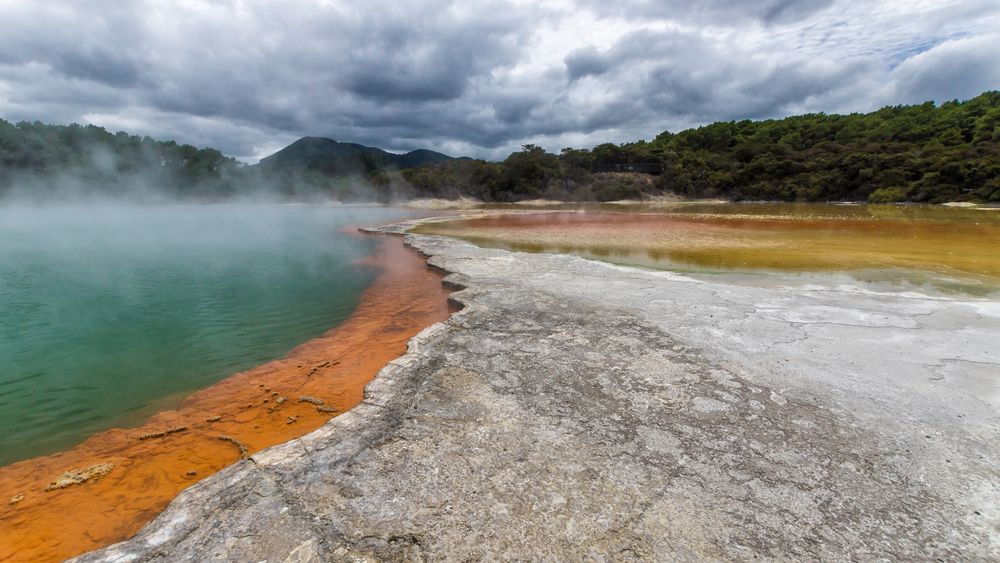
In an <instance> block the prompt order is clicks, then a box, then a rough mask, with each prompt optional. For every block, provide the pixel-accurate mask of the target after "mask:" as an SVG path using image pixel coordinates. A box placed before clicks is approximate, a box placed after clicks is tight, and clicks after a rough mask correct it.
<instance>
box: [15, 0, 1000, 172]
mask: <svg viewBox="0 0 1000 563" xmlns="http://www.w3.org/2000/svg"><path fill="white" fill-rule="evenodd" d="M996 28H1000V7H998V6H997V5H996V4H995V2H991V1H989V0H967V1H963V2H957V1H955V2H948V1H944V2H922V1H919V0H914V1H907V2H903V1H898V2H879V3H871V4H865V5H860V4H859V3H852V2H848V1H846V0H768V1H763V2H743V1H740V0H714V1H710V2H698V3H692V2H680V1H674V0H658V1H644V0H625V1H623V2H617V3H609V2H596V1H593V0H578V1H577V2H575V3H574V2H572V1H569V0H566V1H563V2H556V3H551V4H549V3H542V4H540V5H539V4H534V3H527V2H514V1H507V0H490V1H488V2H477V3H475V4H473V3H460V2H448V1H427V0H423V1H420V0H418V1H415V2H406V3H403V2H389V1H385V0H377V1H373V2H366V3H347V2H343V1H324V0H291V1H288V2H282V3H276V2H263V1H252V0H242V1H236V0H232V1H227V0H215V1H207V0H186V1H178V2H141V1H123V2H115V3H110V4H109V3H106V2H87V1H77V2H69V1H65V2H60V1H52V2H36V1H19V0H6V1H5V2H2V3H0V117H3V118H5V119H11V120H21V119H29V120H34V119H38V120H42V121H47V122H57V123H59V122H63V123H64V122H70V121H81V122H89V123H96V124H99V125H103V126H105V127H107V128H109V129H112V130H118V129H123V130H127V131H130V132H134V133H139V134H150V135H153V136H156V137H161V138H174V139H177V140H178V141H180V142H190V143H195V144H199V145H210V146H214V147H217V148H219V149H221V150H223V151H224V152H226V153H227V154H232V155H235V156H238V157H241V158H245V159H249V160H253V159H254V158H257V157H260V156H263V155H265V154H267V153H268V152H271V151H273V150H276V149H278V148H280V147H281V146H283V145H284V144H287V143H288V142H291V141H293V140H294V139H295V138H297V137H299V136H303V135H324V136H330V137H334V138H337V139H340V140H349V141H354V142H360V143H366V144H373V145H378V146H382V147H385V148H388V149H390V150H393V149H395V150H409V149H412V148H415V147H418V146H424V147H429V148H435V149H438V150H443V151H446V152H451V153H461V154H471V155H475V156H485V157H503V156H505V155H506V154H508V153H509V152H510V151H511V150H514V149H515V148H516V147H517V146H519V145H520V144H523V143H529V142H531V143H538V144H542V145H543V146H546V147H547V148H549V149H552V150H558V149H559V148H561V147H563V146H568V145H575V146H589V145H593V144H595V143H598V142H603V141H613V142H619V141H626V140H634V139H638V138H650V137H652V136H654V135H656V134H657V133H659V132H660V131H662V130H664V129H668V128H669V129H672V130H676V129H678V128H681V127H686V126H691V125H697V124H701V123H705V122H709V121H713V120H717V119H741V118H745V117H750V118H763V117H773V116H780V115H786V114H790V113H798V112H804V111H828V112H833V111H867V110H871V109H874V108H876V107H878V106H880V105H884V104H889V103H902V102H920V101H924V100H926V99H934V100H939V101H940V100H945V99H951V98H965V97H969V96H973V95H976V94H978V93H979V92H980V91H982V90H985V89H989V88H996V87H998V85H1000V66H998V63H997V59H996V57H995V56H993V54H994V53H996V52H997V51H998V50H1000V39H998V36H997V35H996V34H995V32H993V29H996Z"/></svg>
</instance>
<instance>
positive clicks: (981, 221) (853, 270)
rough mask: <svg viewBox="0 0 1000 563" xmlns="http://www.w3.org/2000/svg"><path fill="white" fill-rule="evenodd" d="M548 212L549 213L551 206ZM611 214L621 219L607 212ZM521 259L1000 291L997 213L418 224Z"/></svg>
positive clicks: (643, 214)
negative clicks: (527, 255)
mask: <svg viewBox="0 0 1000 563" xmlns="http://www.w3.org/2000/svg"><path fill="white" fill-rule="evenodd" d="M547 209H549V210H551V208H547ZM609 209H615V210H617V212H610V211H609ZM418 231H419V232H423V233H429V234H445V235H451V236H456V237H460V238H463V239H466V240H469V241H470V242H474V243H476V244H480V245H484V246H491V247H498V248H505V249H510V250H517V251H525V252H562V253H574V254H578V255H581V256H584V257H586V258H593V259H599V260H605V261H609V262H614V263H619V264H627V265H636V266H643V267H650V268H661V269H670V270H675V271H687V272H712V273H720V272H734V271H738V272H754V273H758V274H768V273H770V274H774V273H777V272H780V273H782V274H783V277H784V278H787V273H789V272H794V273H797V274H806V275H807V274H808V273H810V272H824V273H833V272H845V273H849V274H850V275H851V276H852V277H853V278H854V279H858V280H862V281H872V282H874V283H880V284H884V283H892V284H904V285H917V286H926V285H931V286H933V287H935V288H937V289H939V290H942V291H949V292H955V291H957V292H962V293H968V294H973V295H987V294H990V293H993V292H995V291H998V290H1000V211H995V210H981V209H951V208H943V207H935V206H890V205H880V206H870V205H857V206H847V205H822V204H703V203H698V204H674V205H670V206H663V205H659V206H651V205H633V206H620V205H612V206H609V205H591V206H584V207H583V208H577V209H575V210H574V211H563V210H559V211H552V212H549V213H526V214H504V215H496V216H489V217H481V218H474V219H466V220H459V221H449V222H444V223H434V224H428V225H425V226H422V227H420V228H419V229H418Z"/></svg>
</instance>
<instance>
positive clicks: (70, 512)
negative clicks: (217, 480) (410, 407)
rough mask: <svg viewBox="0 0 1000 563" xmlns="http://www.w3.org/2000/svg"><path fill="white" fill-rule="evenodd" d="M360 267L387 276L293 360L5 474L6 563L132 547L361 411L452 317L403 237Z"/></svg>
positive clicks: (0, 479) (0, 493)
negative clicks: (333, 421) (193, 495)
mask: <svg viewBox="0 0 1000 563" xmlns="http://www.w3.org/2000/svg"><path fill="white" fill-rule="evenodd" d="M364 262H365V263H367V264H370V265H374V266H377V267H379V268H380V269H381V273H380V274H379V276H378V277H377V278H376V280H375V282H374V283H373V284H372V285H371V286H370V287H369V288H368V289H367V290H366V291H365V292H364V294H363V295H362V298H361V301H360V302H359V304H358V307H357V309H356V310H355V311H354V313H353V314H352V315H351V316H350V317H349V318H348V319H347V320H346V321H344V322H343V323H342V324H341V325H340V326H338V327H336V328H334V329H333V330H330V331H329V332H327V333H326V334H324V335H323V336H321V337H319V338H316V339H314V340H311V341H309V342H307V343H305V344H303V345H301V346H299V347H298V348H296V349H295V350H293V351H291V352H290V353H289V354H288V355H287V356H286V357H285V358H283V359H280V360H275V361H273V362H269V363H266V364H264V365H261V366H258V367H255V368H253V369H250V370H248V371H245V372H241V373H238V374H236V375H233V376H232V377H229V378H227V379H225V380H223V381H220V382H219V383H216V384H215V385H213V386H211V387H208V388H207V389H204V390H202V391H199V392H197V393H195V394H193V395H191V396H190V397H188V398H187V399H185V400H184V401H183V402H182V403H181V404H180V405H179V406H178V407H177V408H176V409H175V410H169V411H164V412H160V413H158V414H156V415H154V416H153V417H151V418H150V419H149V420H147V421H146V422H145V423H144V424H143V425H142V426H139V427H136V428H128V429H112V430H108V431H106V432H102V433H100V434H97V435H95V436H92V437H91V438H89V439H88V440H86V441H85V442H83V443H82V444H80V445H78V446H77V447H75V448H73V449H71V450H69V451H65V452H61V453H57V454H54V455H50V456H45V457H39V458H35V459H29V460H26V461H21V462H18V463H14V464H11V465H8V466H6V467H0V499H3V501H5V502H2V503H0V561H33V562H34V561H61V560H63V559H66V558H68V557H72V556H75V555H79V554H81V553H84V552H87V551H91V550H94V549H97V548H100V547H103V546H106V545H110V544H112V543H115V542H118V541H121V540H123V539H126V538H128V537H129V536H131V535H133V534H134V533H136V532H137V531H138V530H139V529H140V528H142V526H143V525H144V524H146V523H147V522H149V521H150V520H152V519H153V518H154V517H155V516H156V515H157V514H158V513H159V512H160V511H162V510H163V509H164V508H165V507H166V506H167V504H168V503H169V502H170V501H171V500H172V499H173V498H174V497H175V496H176V495H177V494H178V493H179V492H180V491H182V490H183V489H185V488H187V487H189V486H191V485H192V484H193V483H195V482H197V481H199V480H201V479H203V478H205V477H208V476H209V475H212V474H213V473H216V472H218V471H219V470H221V469H222V468H224V467H226V466H228V465H230V464H232V463H234V462H236V461H238V460H240V459H241V458H243V457H247V456H250V455H253V453H254V452H257V451H259V450H261V449H263V448H266V447H268V446H272V445H275V444H279V443H282V442H286V441H288V440H291V439H294V438H297V437H299V436H302V435H304V434H307V433H309V432H311V431H312V430H315V429H316V428H318V427H319V426H321V425H322V424H324V423H325V422H326V421H327V420H329V419H330V417H331V416H336V414H339V413H342V412H344V411H346V410H348V409H350V408H351V407H353V406H354V405H356V404H357V403H358V402H360V401H361V399H362V398H363V395H364V386H365V384H367V383H368V382H369V381H370V380H371V379H372V377H374V375H375V374H376V373H377V372H378V370H379V369H380V368H381V367H382V366H383V365H385V364H386V363H387V362H388V361H390V360H392V359H393V358H396V357H398V356H400V355H401V354H403V352H405V350H406V343H407V341H409V339H410V338H411V337H413V336H414V335H415V334H417V333H418V332H420V331H421V330H422V329H424V328H425V327H427V326H429V325H431V324H434V323H435V322H439V321H443V320H445V319H446V318H447V317H448V314H449V310H448V305H447V295H448V293H449V292H448V291H447V290H446V289H445V288H443V287H442V286H441V274H440V273H437V272H434V271H432V270H430V269H428V268H427V266H426V263H425V261H424V259H423V258H422V257H421V256H420V255H418V254H417V253H416V252H414V251H412V250H409V249H407V248H405V247H404V246H403V241H402V239H401V238H400V237H386V236H383V237H382V239H381V241H380V244H379V246H378V248H377V250H376V251H375V253H374V255H373V256H371V257H369V258H367V259H365V261H364ZM286 397H288V398H292V400H287V399H285V398H286ZM282 399H284V400H282ZM289 421H293V422H294V424H292V423H290V422H289Z"/></svg>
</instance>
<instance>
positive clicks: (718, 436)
mask: <svg viewBox="0 0 1000 563" xmlns="http://www.w3.org/2000/svg"><path fill="white" fill-rule="evenodd" d="M402 227H403V226H395V227H390V228H388V230H390V231H395V232H399V231H400V230H401V229H402ZM407 242H408V243H409V244H410V245H412V246H413V247H415V248H417V249H419V250H420V251H421V252H423V253H425V254H427V255H428V256H430V263H431V264H432V265H433V266H436V267H439V268H442V269H444V270H447V271H448V272H451V274H450V275H449V276H448V277H447V278H446V282H448V283H451V284H454V285H456V286H459V287H462V288H465V289H463V290H461V291H458V292H457V293H455V294H453V298H454V299H455V300H456V301H457V302H459V303H461V304H462V305H464V309H462V310H461V312H459V313H457V314H455V315H453V316H452V317H451V318H450V319H449V320H448V321H447V322H446V323H442V324H438V325H434V326H432V327H430V328H428V329H427V330H425V331H424V332H423V333H421V334H420V335H419V336H417V337H416V338H414V339H413V341H412V342H411V344H410V349H409V352H408V353H407V354H406V355H405V356H403V357H402V358H400V359H398V360H395V361H393V362H391V363H390V364H389V365H388V366H386V367H385V368H384V369H383V370H382V371H381V373H380V374H379V375H378V377H377V378H376V379H375V380H374V381H373V382H372V383H371V384H370V385H369V386H368V389H367V398H366V400H365V401H364V402H363V403H362V404H361V405H360V406H358V407H357V408H355V409H354V410H352V411H351V412H348V413H347V414H344V415H342V416H340V417H337V418H335V419H333V420H332V421H331V422H330V423H328V424H327V425H326V426H324V427H322V428H321V429H319V430H317V431H315V432H313V433H312V434H309V435H307V436H305V437H303V438H301V439H298V440H295V441H292V442H289V443H286V444H283V445H280V446H276V447H273V448H270V449H268V450H265V451H263V452H260V453H258V454H257V455H254V456H253V458H252V459H250V460H247V461H243V462H240V463H238V464H237V465H235V466H232V467H231V468H229V469H227V470H225V471H223V472H222V473H220V474H218V475H216V476H214V477H211V478H209V479H206V480H204V481H202V482H201V483H199V484H198V485H196V486H194V487H191V488H190V489H188V490H187V491H185V492H184V493H183V494H181V495H180V496H179V497H178V498H177V499H176V500H175V501H174V502H173V504H171V506H170V507H169V508H168V509H167V510H166V511H165V512H164V513H163V514H162V515H161V516H160V517H159V518H158V519H157V520H155V521H154V522H153V523H152V524H150V525H149V526H147V527H146V528H145V529H144V530H143V531H142V532H141V533H139V534H138V535H137V536H136V537H134V538H133V539H131V540H129V541H127V542H124V543H122V544H118V545H115V546H111V547H109V548H107V549H105V550H102V551H99V552H95V553H92V554H88V555H86V556H84V557H82V558H81V560H83V561H160V560H162V561H177V560H190V561H208V560H218V559H228V560H243V561H261V560H267V561H276V562H281V561H286V562H305V561H323V560H331V561H340V560H344V561H346V560H372V559H375V560H378V559H382V560H421V559H428V560H454V561H465V560H473V559H486V558H489V559H505V560H509V559H523V560H580V559H588V560H632V559H637V560H664V559H685V560H692V559H749V558H753V557H764V558H781V559H814V558H822V559H837V560H843V559H875V558H889V559H904V560H907V559H911V560H912V559H920V560H927V559H934V558H947V559H996V558H998V557H1000V475H998V470H997V468H998V467H1000V464H998V461H1000V460H998V451H1000V416H998V413H1000V408H998V399H1000V384H998V378H1000V347H998V346H997V343H998V342H1000V303H998V302H995V301H987V300H975V299H972V298H969V299H962V298H959V299H951V298H944V297H930V296H926V295H917V294H906V293H878V292H875V291H870V290H865V289H862V288H860V287H857V286H837V285H835V284H829V285H815V286H789V287H755V286H753V285H752V284H739V283H732V282H731V281H727V280H725V279H719V280H712V279H707V280H706V279H704V278H702V279H693V278H688V277H684V276H680V275H676V274H670V273H665V272H651V271H643V270H639V269H630V268H622V267H617V266H612V265H609V264H604V263H598V262H592V261H587V260H584V259H581V258H577V257H573V256H565V255H545V254H519V253H510V252H506V251H502V250H490V249H483V248H479V247H476V246H473V245H470V244H467V243H464V242H461V241H457V240H452V239H446V238H441V237H432V236H413V235H410V236H408V237H407Z"/></svg>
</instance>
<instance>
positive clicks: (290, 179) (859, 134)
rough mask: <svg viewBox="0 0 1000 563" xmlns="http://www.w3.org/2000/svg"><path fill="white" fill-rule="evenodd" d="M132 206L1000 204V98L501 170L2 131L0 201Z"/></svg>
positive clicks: (448, 162) (321, 144)
mask: <svg viewBox="0 0 1000 563" xmlns="http://www.w3.org/2000/svg"><path fill="white" fill-rule="evenodd" d="M67 193H69V194H74V195H81V196H92V195H98V196H134V195H140V196H143V195H149V194H155V195H156V196H157V197H159V196H167V197H172V198H182V199H193V200H205V201H217V200H223V199H227V198H231V197H237V196H257V195H268V196H275V197H280V198H283V199H292V200H315V199H339V200H368V201H371V200H374V199H378V200H383V201H385V200H389V199H392V198H406V197H418V196H419V197H426V196H434V197H458V196H471V197H477V198H480V199H483V200H485V201H515V200H522V199H534V198H540V197H544V198H551V199H565V200H580V201H587V200H602V201H603V200H614V199H623V198H636V197H642V196H644V195H647V194H662V193H677V194H680V195H684V196H689V197H699V198H704V197H711V198H728V199H735V200H785V201H844V200H849V201H865V200H867V201H872V202H893V201H914V202H935V203H936V202H944V201H957V200H965V201H984V202H997V201H1000V92H996V91H993V92H986V93H984V94H982V95H980V96H978V97H976V98H974V99H971V100H968V101H965V102H947V103H943V104H941V105H939V106H936V105H934V104H933V103H930V102H928V103H925V104H921V105H916V106H895V107H887V108H883V109H881V110H878V111H875V112H872V113H868V114H851V115H825V114H809V115H802V116H796V117H787V118H784V119H775V120H766V121H749V120H744V121H728V122H719V123H713V124H711V125H706V126H704V127H699V128H696V129H688V130H686V131H681V132H680V133H669V132H664V133H662V134H660V135H658V136H657V137H656V138H655V139H653V140H651V141H639V142H635V143H627V144H624V145H614V144H602V145H598V146H596V147H594V148H593V149H563V150H562V151H561V152H560V153H559V154H552V153H548V152H546V151H545V150H543V149H541V148H539V147H537V146H534V145H526V146H525V147H524V149H523V150H521V151H518V152H515V153H513V154H511V155H510V156H509V157H508V158H507V159H506V160H504V161H503V162H486V161H482V160H471V159H452V158H451V157H448V156H446V155H442V154H440V153H435V152H432V151H426V150H418V151H413V152H410V153H407V154H404V155H397V154H392V153H388V152H386V151H383V150H381V149H377V148H374V147H365V146H362V145H355V144H351V143H338V142H336V141H333V140H331V139H323V138H318V137H306V138H304V139H301V140H299V141H297V142H296V143H293V144H292V145H290V146H289V147H286V148H285V149H283V150H282V151H279V152H278V153H276V154H275V155H272V156H271V157H269V158H267V159H264V160H263V161H262V162H261V164H260V165H255V166H247V165H243V164H240V163H239V162H237V161H236V160H234V159H232V158H229V157H227V156H225V155H223V154H222V153H220V152H219V151H217V150H214V149H207V148H206V149H199V148H196V147H193V146H191V145H178V144H177V143H175V142H173V141H167V142H163V141H157V140H154V139H151V138H149V137H137V136H134V135H128V134H126V133H122V132H119V133H110V132H108V131H106V130H104V129H103V128H100V127H95V126H92V125H88V126H81V125H68V126H63V125H45V124H42V123H38V122H33V123H27V122H22V123H17V124H12V123H8V122H6V121H3V120H0V199H2V198H3V197H4V196H6V195H11V194H13V195H14V196H15V197H17V196H25V195H26V196H29V197H45V196H46V195H54V196H63V195H65V194H67Z"/></svg>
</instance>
